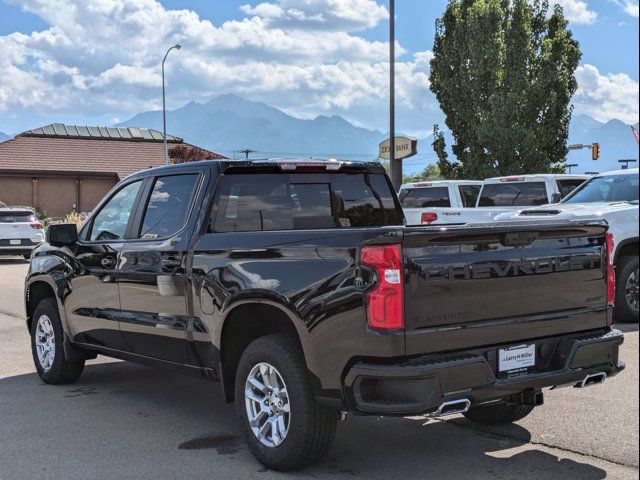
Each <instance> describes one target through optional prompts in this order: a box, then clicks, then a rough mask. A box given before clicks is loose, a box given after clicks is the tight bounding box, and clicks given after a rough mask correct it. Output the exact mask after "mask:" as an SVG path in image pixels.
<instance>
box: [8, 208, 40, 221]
mask: <svg viewBox="0 0 640 480" xmlns="http://www.w3.org/2000/svg"><path fill="white" fill-rule="evenodd" d="M36 221H38V219H37V218H36V216H35V215H34V213H33V212H31V211H29V210H14V211H8V210H4V211H2V210H0V223H21V222H36Z"/></svg>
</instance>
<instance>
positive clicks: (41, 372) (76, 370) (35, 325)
mask: <svg viewBox="0 0 640 480" xmlns="http://www.w3.org/2000/svg"><path fill="white" fill-rule="evenodd" d="M45 318H46V319H48V323H47V321H46V320H45ZM40 333H44V334H45V335H44V336H42V335H40ZM36 338H38V340H39V341H40V342H41V343H42V340H44V339H49V340H48V342H44V343H46V344H47V346H49V347H51V349H52V351H53V360H52V361H50V360H51V357H47V361H45V362H43V361H42V360H40V358H39V356H38V346H37V345H36V343H37V341H36ZM63 344H64V332H63V330H62V323H61V322H60V315H59V314H58V306H57V304H56V302H55V300H54V299H53V298H46V299H44V300H41V301H40V303H38V305H37V306H36V309H35V311H34V314H33V319H32V322H31V352H32V354H33V363H34V364H35V366H36V371H37V372H38V376H40V378H41V379H42V380H44V381H45V382H46V383H49V384H52V385H58V384H64V383H72V382H75V381H76V380H78V378H79V377H80V374H81V373H82V370H83V369H84V360H79V361H75V362H70V361H68V360H67V359H66V357H65V354H64V346H63Z"/></svg>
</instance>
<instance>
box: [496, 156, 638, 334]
mask: <svg viewBox="0 0 640 480" xmlns="http://www.w3.org/2000/svg"><path fill="white" fill-rule="evenodd" d="M638 197H639V194H638V169H637V168H636V169H629V170H618V171H614V172H608V173H602V174H600V175H596V176H594V177H592V178H591V179H590V180H589V181H587V182H586V183H584V184H582V185H581V186H580V187H578V188H577V189H576V190H574V191H573V192H572V193H571V194H570V195H569V196H568V197H566V198H565V199H564V200H562V201H561V202H560V203H559V204H557V205H548V206H543V207H538V208H532V209H525V210H519V211H517V212H511V213H509V214H505V215H500V216H498V217H496V220H497V221H514V220H518V221H521V220H529V221H534V222H540V221H541V220H561V221H563V222H564V221H567V220H580V219H585V218H603V219H605V220H606V221H607V222H608V224H609V232H611V235H612V240H613V249H614V256H613V261H614V262H615V269H616V276H617V284H618V286H619V288H618V290H617V296H616V302H615V306H616V308H615V310H616V319H617V320H618V321H621V322H632V323H638V306H639V303H640V302H639V300H638V280H639V279H640V275H639V274H638V238H639V235H638Z"/></svg>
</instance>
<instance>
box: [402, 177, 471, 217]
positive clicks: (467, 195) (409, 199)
mask: <svg viewBox="0 0 640 480" xmlns="http://www.w3.org/2000/svg"><path fill="white" fill-rule="evenodd" d="M481 188H482V181H480V180H436V181H432V182H413V183H405V184H403V185H402V186H401V187H400V192H398V195H399V196H400V203H401V204H402V209H403V210H404V215H405V217H406V218H407V224H409V225H419V224H433V225H440V224H457V223H467V222H468V220H467V216H466V212H467V211H468V210H473V209H474V207H475V205H476V202H477V201H478V194H479V193H480V189H481Z"/></svg>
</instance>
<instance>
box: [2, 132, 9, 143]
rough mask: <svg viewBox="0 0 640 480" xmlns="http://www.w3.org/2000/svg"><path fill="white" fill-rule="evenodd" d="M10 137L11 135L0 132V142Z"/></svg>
mask: <svg viewBox="0 0 640 480" xmlns="http://www.w3.org/2000/svg"><path fill="white" fill-rule="evenodd" d="M10 138H11V135H7V134H6V133H4V132H0V143H2V142H4V141H5V140H9V139H10Z"/></svg>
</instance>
